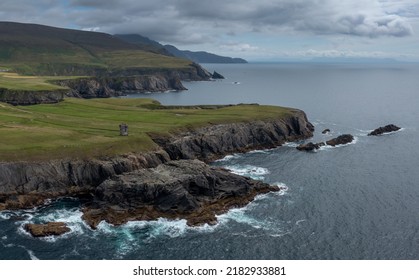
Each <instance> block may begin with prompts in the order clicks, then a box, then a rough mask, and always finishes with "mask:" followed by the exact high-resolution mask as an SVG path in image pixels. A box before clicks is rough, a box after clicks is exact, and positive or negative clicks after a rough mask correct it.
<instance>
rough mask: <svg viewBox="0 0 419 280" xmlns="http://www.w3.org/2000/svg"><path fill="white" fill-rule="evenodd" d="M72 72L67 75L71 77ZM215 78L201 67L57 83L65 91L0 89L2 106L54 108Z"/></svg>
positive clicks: (93, 75) (135, 71)
mask: <svg viewBox="0 0 419 280" xmlns="http://www.w3.org/2000/svg"><path fill="white" fill-rule="evenodd" d="M72 73H73V72H71V71H70V72H69V73H68V75H72ZM212 77H213V75H212V74H211V73H209V72H208V71H207V70H205V69H204V68H202V67H201V66H200V65H199V64H196V63H192V64H191V65H190V67H189V68H185V69H173V70H168V69H161V70H153V71H151V70H146V69H129V70H120V71H113V72H111V73H102V72H98V73H96V72H93V73H90V74H89V75H88V77H84V78H74V79H66V80H55V81H51V83H54V84H57V85H59V86H61V87H63V89H60V90H52V91H37V90H34V91H31V90H9V89H3V88H0V102H6V103H9V104H12V105H35V104H52V103H58V102H60V101H62V100H64V98H65V97H76V98H108V97H115V96H122V95H127V94H130V93H133V92H135V93H138V92H142V93H144V92H164V91H171V90H174V91H178V90H187V89H186V88H185V87H184V86H183V84H182V81H206V80H210V79H211V78H212Z"/></svg>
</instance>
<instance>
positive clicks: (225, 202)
mask: <svg viewBox="0 0 419 280" xmlns="http://www.w3.org/2000/svg"><path fill="white" fill-rule="evenodd" d="M313 130H314V128H313V125H312V124H311V123H310V122H308V120H307V117H306V115H305V113H304V112H303V111H300V110H293V111H292V113H291V114H289V115H288V116H286V117H281V118H278V119H274V120H266V121H253V122H249V123H231V124H222V125H211V126H207V127H202V128H197V129H190V130H188V131H183V132H179V133H177V134H173V135H169V136H165V137H162V136H158V135H154V136H153V139H154V141H155V142H156V143H157V144H158V146H159V148H157V149H156V150H154V151H150V152H148V153H138V154H134V153H133V154H127V155H121V156H117V157H112V158H101V159H85V160H81V159H79V160H74V159H73V160H64V159H63V160H51V161H45V162H3V163H0V210H5V209H22V208H32V207H34V206H37V205H41V204H43V203H44V202H45V201H46V200H47V199H54V198H60V197H83V198H84V199H85V200H86V201H87V202H86V203H85V206H84V208H83V212H84V216H83V218H84V219H85V221H86V223H88V224H89V225H90V226H91V227H92V228H94V227H95V226H96V225H97V224H98V223H99V222H100V221H102V220H105V221H108V222H110V223H112V224H115V225H118V224H122V223H125V222H127V221H130V220H150V219H156V218H158V217H167V218H185V219H187V221H188V224H190V225H199V224H202V223H209V224H213V223H215V222H216V218H215V215H216V214H219V213H223V212H225V211H227V210H228V209H230V208H232V207H238V206H244V205H246V204H247V203H248V202H250V201H252V200H253V198H254V197H255V196H256V195H257V194H260V193H266V192H269V191H277V190H279V189H278V187H276V186H269V185H267V184H264V183H262V182H259V181H255V180H252V179H250V178H244V177H241V176H238V175H234V174H231V173H229V172H228V171H227V170H223V169H220V168H214V167H210V166H208V165H207V164H206V163H205V162H211V161H213V160H215V159H217V158H220V157H223V156H225V155H227V154H231V153H235V152H244V151H249V150H254V149H260V148H272V147H276V146H279V145H281V144H283V143H285V142H289V141H297V140H302V139H307V138H309V137H312V135H313Z"/></svg>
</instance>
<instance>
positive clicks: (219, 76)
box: [212, 71, 225, 79]
mask: <svg viewBox="0 0 419 280" xmlns="http://www.w3.org/2000/svg"><path fill="white" fill-rule="evenodd" d="M212 78H213V79H225V78H224V76H223V75H221V74H220V73H218V72H216V71H214V73H213V74H212Z"/></svg>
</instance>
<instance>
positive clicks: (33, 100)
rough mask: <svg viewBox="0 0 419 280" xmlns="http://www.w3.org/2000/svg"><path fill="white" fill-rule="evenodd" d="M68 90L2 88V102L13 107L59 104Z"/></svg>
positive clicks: (0, 96)
mask: <svg viewBox="0 0 419 280" xmlns="http://www.w3.org/2000/svg"><path fill="white" fill-rule="evenodd" d="M66 92H67V90H65V89H64V90H54V91H24V90H10V89H5V88H0V102H6V103H9V104H12V105H35V104H52V103H58V102H60V101H62V100H63V99H64V96H65V94H66Z"/></svg>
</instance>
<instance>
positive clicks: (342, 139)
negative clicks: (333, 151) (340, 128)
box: [326, 134, 354, 147]
mask: <svg viewBox="0 0 419 280" xmlns="http://www.w3.org/2000/svg"><path fill="white" fill-rule="evenodd" d="M353 140H354V137H353V136H352V135H350V134H343V135H340V136H338V137H336V138H333V139H331V140H329V141H326V144H327V145H329V146H333V147H334V146H337V145H344V144H348V143H351V142H352V141H353Z"/></svg>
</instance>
